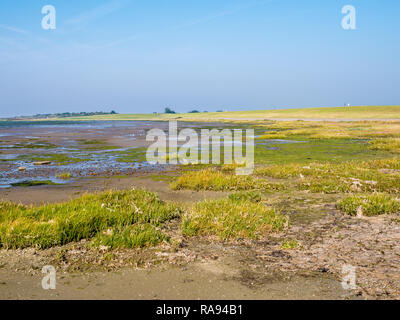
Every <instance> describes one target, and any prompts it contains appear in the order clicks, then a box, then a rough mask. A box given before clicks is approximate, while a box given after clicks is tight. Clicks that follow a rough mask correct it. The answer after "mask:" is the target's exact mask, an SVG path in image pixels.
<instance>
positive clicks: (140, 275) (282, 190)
mask: <svg viewBox="0 0 400 320" xmlns="http://www.w3.org/2000/svg"><path fill="white" fill-rule="evenodd" d="M188 126H189V127H191V128H195V129H196V130H200V129H202V128H218V129H221V128H241V129H243V128H253V129H254V130H255V138H256V139H255V161H256V163H255V164H256V166H255V170H254V172H253V174H252V175H250V176H246V177H240V176H236V175H235V174H234V169H235V166H226V165H196V166H183V165H162V166H161V165H150V164H149V163H147V162H146V158H145V151H146V148H147V146H148V145H149V142H148V141H146V131H147V130H149V129H152V128H153V127H155V128H160V129H162V130H164V131H165V132H167V131H168V123H163V122H149V121H147V122H146V121H139V122H135V121H132V122H129V121H122V122H119V121H114V122H111V121H110V122H108V121H104V122H103V121H100V122H95V121H87V122H86V121H84V122H71V121H69V122H45V123H41V122H37V123H22V122H18V123H12V124H8V125H7V124H3V125H1V126H0V138H1V139H0V140H1V146H0V149H1V150H0V152H1V153H0V159H1V161H0V182H1V185H2V188H1V189H0V199H1V207H0V209H1V212H0V213H1V219H0V241H1V247H2V248H1V249H0V298H2V299H13V298H17V299H47V298H51V299H89V298H93V299H114V298H118V299H175V298H184V299H185V298H187V299H197V298H199V299H220V298H223V299H224V298H226V299H236V298H238V299H239V298H240V299H396V298H398V297H400V277H399V274H400V272H399V271H400V261H399V256H400V251H399V246H398V245H397V244H398V242H399V240H400V239H399V238H400V232H399V231H400V224H399V221H400V219H399V214H398V212H399V208H400V207H399V204H398V200H397V198H396V193H397V192H398V190H400V186H399V185H398V181H399V179H398V172H399V170H400V160H399V158H398V141H397V139H398V138H397V135H399V136H400V122H397V121H391V122H384V121H370V122H365V121H360V122H349V123H348V122H308V123H305V122H301V121H300V122H298V121H294V122H276V121H265V122H263V121H258V122H255V123H223V124H218V123H204V122H203V123H190V124H189V123H183V124H181V128H182V127H183V128H185V127H188ZM43 161H46V162H45V163H44V164H37V165H35V164H34V163H35V162H43ZM49 162H50V163H49ZM141 190H146V191H145V192H143V191H141ZM143 197H144V198H146V199H148V200H146V201H143V199H144V198H143ZM18 204H21V205H20V206H19V205H18ZM154 208H155V209H154ZM121 212H125V213H124V214H127V215H128V217H129V219H131V220H129V221H130V222H129V223H125V224H124V225H116V224H113V223H114V222H113V221H114V220H113V215H114V214H115V215H118V214H121ZM225 212H229V215H225ZM39 213H40V214H39ZM92 214H94V215H95V216H96V215H97V214H99V216H96V217H99V218H101V217H103V216H107V217H109V218H107V219H110V220H104V226H102V227H101V228H100V229H98V227H96V225H95V224H93V228H94V229H91V231H90V232H89V233H87V228H82V227H81V226H84V225H85V224H87V226H88V227H90V228H91V227H92V222H93V221H95V220H91V215H92ZM141 214H143V217H141ZM249 214H250V215H252V214H254V217H255V219H254V220H251V219H249V218H243V217H249ZM68 215H69V216H68ZM147 215H149V216H150V217H153V218H146V217H147ZM203 215H204V216H205V217H208V218H205V219H203V218H202V216H203ZM66 216H67V218H65V217H66ZM130 216H131V217H130ZM123 217H125V216H123ZM160 217H161V218H160ZM232 217H234V219H236V220H231V218H232ZM257 217H259V218H260V219H261V220H262V221H264V222H263V223H264V224H260V223H259V222H258V221H259V220H257V219H258V218H257ZM264 218H265V219H266V220H263V219H264ZM74 219H75V220H74ZM96 219H97V218H96ZM132 219H133V220H132ZM135 219H136V220H135ZM160 219H162V220H160ZM268 219H272V220H268ZM54 221H56V223H54ZM83 221H84V222H83ZM232 221H235V224H232ZM271 221H272V222H271ZM75 223H76V224H75ZM42 225H46V226H47V227H48V228H49V229H41V226H42ZM69 225H71V227H73V228H77V229H76V230H80V229H79V228H81V229H82V233H76V234H75V233H74V234H72V233H71V234H68V232H70V231H68V230H71V229H68V228H69V227H68V226H69ZM221 225H222V226H223V228H221ZM61 227H62V228H65V229H64V230H65V231H63V233H62V234H65V235H66V236H67V237H66V238H65V237H61V236H60V234H61V233H60V234H58V231H57V230H60V229H58V228H61ZM53 228H54V229H53ZM138 228H139V229H138ZM47 230H49V231H47ZM74 230H75V229H74ZM227 230H231V231H230V232H227ZM79 232H81V231H79ZM85 232H86V233H85ZM138 232H139V233H138ZM141 232H142V233H141ZM46 265H51V266H54V267H55V269H56V271H57V276H56V279H57V287H56V289H55V290H44V289H43V288H42V285H41V281H42V279H43V277H44V274H42V272H41V270H42V268H43V267H44V266H46ZM346 266H352V267H354V268H355V275H356V286H355V287H353V288H351V290H345V287H343V286H342V282H343V281H344V280H343V279H344V276H346V273H344V271H343V270H344V269H343V268H344V267H346Z"/></svg>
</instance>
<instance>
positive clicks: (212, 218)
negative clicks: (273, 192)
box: [182, 199, 288, 240]
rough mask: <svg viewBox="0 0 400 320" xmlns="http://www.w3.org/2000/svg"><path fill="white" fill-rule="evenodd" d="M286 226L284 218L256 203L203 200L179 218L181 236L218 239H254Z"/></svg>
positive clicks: (286, 220) (286, 221) (273, 210)
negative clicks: (206, 236)
mask: <svg viewBox="0 0 400 320" xmlns="http://www.w3.org/2000/svg"><path fill="white" fill-rule="evenodd" d="M287 225H288V219H287V218H286V217H285V216H284V215H282V214H280V213H279V212H277V211H276V210H275V209H272V208H268V207H266V206H264V205H262V204H260V203H254V202H251V201H232V200H230V199H221V200H212V201H207V200H206V201H203V202H199V203H197V204H195V205H194V207H193V208H192V209H191V210H190V212H189V213H188V214H187V215H186V216H185V217H184V218H183V221H182V233H183V235H185V236H195V235H209V236H217V237H219V238H220V239H221V240H234V239H239V238H250V239H258V238H260V237H261V236H263V235H266V234H268V233H269V232H272V231H281V230H283V229H284V228H285V227H286V226H287Z"/></svg>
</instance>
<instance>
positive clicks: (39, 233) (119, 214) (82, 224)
mask: <svg viewBox="0 0 400 320" xmlns="http://www.w3.org/2000/svg"><path fill="white" fill-rule="evenodd" d="M180 214H181V210H180V209H179V208H178V207H177V206H176V205H174V204H170V203H165V202H163V201H161V200H160V199H159V198H158V197H157V196H156V195H155V194H154V193H151V192H147V191H145V190H127V191H108V192H104V193H99V194H87V195H84V196H82V197H80V198H78V199H75V200H72V201H69V202H65V203H60V204H47V205H43V206H40V207H34V206H22V205H17V204H12V203H7V202H1V203H0V246H1V247H4V248H25V247H38V248H42V249H43V248H49V247H52V246H57V245H63V244H67V243H69V242H74V241H80V240H81V239H90V238H93V237H95V236H96V235H97V234H98V233H99V232H103V231H105V230H108V229H110V228H125V227H127V226H132V225H135V224H143V223H148V224H151V225H152V226H155V227H160V226H162V225H163V223H165V222H166V221H169V220H172V219H174V218H177V217H179V215H180ZM145 231H148V230H145Z"/></svg>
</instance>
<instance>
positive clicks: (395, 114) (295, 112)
mask: <svg viewBox="0 0 400 320" xmlns="http://www.w3.org/2000/svg"><path fill="white" fill-rule="evenodd" d="M170 119H178V120H180V121H184V120H193V121H213V120H216V121H218V120H265V119H336V120H340V119H342V120H343V119H400V106H354V107H331V108H303V109H280V110H254V111H229V112H201V113H177V114H115V115H99V116H88V117H72V118H65V119H64V118H63V119H56V120H153V121H165V120H170Z"/></svg>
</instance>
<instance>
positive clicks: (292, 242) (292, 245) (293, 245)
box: [282, 239, 299, 250]
mask: <svg viewBox="0 0 400 320" xmlns="http://www.w3.org/2000/svg"><path fill="white" fill-rule="evenodd" d="M298 247H299V242H298V241H297V240H296V239H287V240H284V241H283V242H282V249H283V250H291V249H297V248H298Z"/></svg>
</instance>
